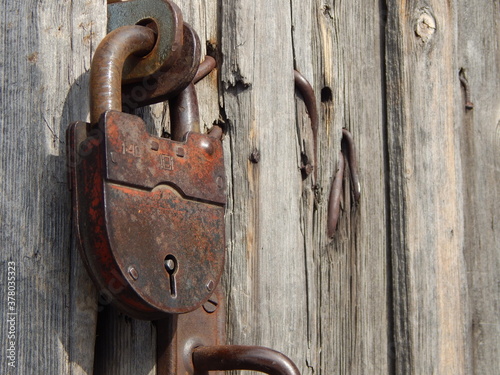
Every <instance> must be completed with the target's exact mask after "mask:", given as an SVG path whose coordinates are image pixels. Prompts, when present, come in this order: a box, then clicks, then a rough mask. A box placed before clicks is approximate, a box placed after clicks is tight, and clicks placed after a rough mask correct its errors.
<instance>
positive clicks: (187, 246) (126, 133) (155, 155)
mask: <svg viewBox="0 0 500 375" xmlns="http://www.w3.org/2000/svg"><path fill="white" fill-rule="evenodd" d="M68 137H69V142H68V144H69V147H70V150H69V152H70V153H71V155H70V160H71V161H72V163H74V166H73V168H71V176H70V179H71V182H70V183H71V186H72V195H73V207H74V216H75V221H76V234H77V238H78V239H79V242H80V249H81V253H82V256H83V259H84V261H85V263H86V266H87V268H88V269H89V273H90V274H91V275H92V276H93V278H94V281H95V282H96V283H97V285H98V286H99V288H100V289H101V290H100V291H101V293H106V294H107V295H108V296H109V297H111V299H112V301H111V302H112V303H114V304H115V305H117V306H118V307H119V308H121V309H122V310H123V311H125V312H127V313H128V314H129V315H131V316H132V317H135V318H139V319H159V318H162V317H164V316H165V314H168V313H184V312H189V311H193V310H195V309H196V308H198V307H200V306H201V305H202V304H203V303H204V302H206V301H207V300H208V298H209V296H210V295H211V294H212V292H213V291H214V289H215V288H216V286H217V284H218V282H219V280H220V277H221V274H222V269H223V265H224V251H225V238H224V206H225V202H226V194H225V185H226V184H225V177H224V161H223V150H222V143H221V141H220V140H219V139H216V138H213V137H210V135H203V134H199V133H188V134H187V135H186V138H185V141H184V142H176V141H172V140H170V139H166V138H159V137H154V136H151V135H149V134H148V133H147V132H146V128H145V124H144V122H143V121H142V120H141V119H140V118H138V117H136V116H133V115H128V114H124V113H121V112H116V111H108V112H106V113H105V115H104V116H102V117H101V121H100V123H99V128H96V129H91V128H90V126H89V124H86V123H83V122H77V123H74V124H72V125H71V126H70V129H69V131H68Z"/></svg>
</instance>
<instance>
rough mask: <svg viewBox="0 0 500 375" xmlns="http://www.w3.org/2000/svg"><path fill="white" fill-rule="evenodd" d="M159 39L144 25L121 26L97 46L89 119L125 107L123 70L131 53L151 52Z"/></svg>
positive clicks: (94, 119)
mask: <svg viewBox="0 0 500 375" xmlns="http://www.w3.org/2000/svg"><path fill="white" fill-rule="evenodd" d="M155 42H156V35H155V33H154V31H153V30H151V29H150V28H148V27H145V26H138V25H134V26H122V27H119V28H118V29H115V30H113V31H112V32H110V33H109V34H108V35H106V37H105V38H104V39H103V40H102V41H101V43H100V44H99V46H98V47H97V49H96V51H95V54H94V58H93V59H92V66H91V69H90V123H91V124H92V125H95V124H96V123H97V122H98V121H99V117H100V116H101V115H102V114H103V113H104V112H106V111H109V110H116V111H121V110H122V95H121V84H122V72H123V66H124V64H125V60H126V59H127V57H129V56H130V55H133V54H135V55H145V54H147V53H149V52H150V51H151V50H152V49H153V47H154V45H155Z"/></svg>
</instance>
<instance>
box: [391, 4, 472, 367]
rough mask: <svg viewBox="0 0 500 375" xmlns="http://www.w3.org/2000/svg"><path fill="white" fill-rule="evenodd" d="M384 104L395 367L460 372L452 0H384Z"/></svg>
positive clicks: (462, 304)
mask: <svg viewBox="0 0 500 375" xmlns="http://www.w3.org/2000/svg"><path fill="white" fill-rule="evenodd" d="M387 5H388V25H387V33H386V38H387V39H386V40H387V49H386V66H387V109H388V111H387V112H388V113H387V114H388V123H387V126H388V155H389V166H390V169H389V179H390V182H389V185H390V197H389V205H390V220H391V227H390V229H391V233H390V236H391V248H392V260H393V268H392V272H393V291H394V324H395V327H394V337H395V355H396V357H395V371H396V373H398V374H402V373H404V374H412V373H416V374H431V373H438V374H444V373H453V374H464V373H467V356H466V337H465V329H466V317H467V304H468V301H467V294H466V289H465V288H466V280H465V275H466V268H465V260H464V255H463V246H464V230H463V220H464V219H463V211H462V205H461V194H460V188H461V184H462V181H461V179H460V174H459V168H460V164H459V161H457V156H458V155H459V150H458V148H457V147H458V144H457V140H458V139H457V133H456V131H455V125H456V122H457V114H456V112H455V107H456V105H455V104H456V100H457V97H458V92H457V90H456V87H457V86H456V84H457V70H456V68H454V67H455V66H456V65H455V64H456V62H455V44H454V43H455V34H454V33H455V25H456V16H455V14H456V2H454V1H449V2H441V1H428V2H426V3H425V4H423V3H422V2H420V1H402V2H400V1H390V2H388V3H387Z"/></svg>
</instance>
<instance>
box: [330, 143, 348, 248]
mask: <svg viewBox="0 0 500 375" xmlns="http://www.w3.org/2000/svg"><path fill="white" fill-rule="evenodd" d="M344 168H345V160H344V154H343V153H342V152H339V162H338V169H337V173H336V174H335V178H334V179H333V181H332V187H331V190H330V196H329V198H328V220H327V234H328V237H330V238H332V237H333V236H334V235H335V231H336V229H337V223H338V221H339V216H340V197H341V194H342V180H343V179H344Z"/></svg>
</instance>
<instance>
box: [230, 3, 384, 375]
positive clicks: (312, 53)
mask: <svg viewBox="0 0 500 375" xmlns="http://www.w3.org/2000/svg"><path fill="white" fill-rule="evenodd" d="M263 8H264V9H265V10H264V11H263V10H262V9H263ZM378 13H379V8H378V3H377V2H375V1H374V2H371V3H370V4H364V5H363V6H362V7H361V6H356V5H355V4H352V3H342V4H339V3H337V2H335V3H333V2H332V3H330V2H328V3H327V4H325V3H323V2H300V1H296V2H292V4H291V8H290V5H289V4H288V3H286V2H273V3H272V6H270V4H268V5H266V4H264V3H262V4H261V3H259V2H254V3H252V4H245V3H244V2H233V1H231V2H227V3H226V2H225V3H223V6H222V17H223V18H222V20H221V22H222V46H221V48H222V51H223V56H224V60H223V66H222V85H223V89H224V112H225V114H226V116H227V121H228V123H229V129H230V131H229V133H230V145H231V146H230V147H231V150H230V151H231V163H232V165H231V170H230V174H231V175H232V176H233V177H232V179H231V183H232V184H231V188H230V192H231V194H230V196H231V204H230V207H229V211H228V214H229V215H228V216H229V220H230V232H229V235H230V239H231V242H230V243H229V259H228V267H227V285H228V294H229V301H230V303H229V314H230V322H229V328H230V329H229V332H230V335H231V341H232V342H233V343H238V344H260V345H270V346H274V347H275V348H277V349H278V350H282V351H283V352H284V353H286V354H288V355H289V356H290V357H291V358H292V359H293V360H295V361H296V363H297V364H298V366H299V368H300V369H301V370H302V372H303V373H304V374H308V373H313V372H320V373H363V372H366V373H384V372H387V371H388V363H387V358H388V355H387V350H388V344H387V336H388V335H387V303H388V300H387V287H386V263H387V253H386V251H387V246H386V237H385V234H386V230H385V224H386V222H385V221H386V219H385V183H384V179H383V174H384V168H385V166H384V152H383V148H384V143H383V125H382V124H383V111H384V107H383V101H382V95H381V87H382V82H383V79H382V69H381V63H380V60H381V54H380V48H381V45H380V43H381V41H380V24H379V17H378ZM290 15H291V18H292V21H291V22H290V20H289V17H290ZM255 25H259V26H258V27H256V26H255ZM360 29H362V30H363V32H359V30H360ZM290 33H291V35H292V39H290V37H289V34H290ZM253 40H256V41H259V42H258V43H255V42H252V41H253ZM263 56H265V58H262V57H263ZM292 58H294V62H295V66H296V68H297V69H298V70H300V71H301V72H302V73H303V74H304V75H305V76H306V77H307V78H308V79H309V80H310V81H311V83H312V84H313V86H314V88H315V91H316V92H317V93H318V103H317V104H318V108H320V113H321V124H320V133H319V139H320V143H319V146H320V149H319V167H318V177H319V179H318V183H319V186H318V188H319V193H318V199H319V204H318V208H317V209H316V208H315V204H314V193H313V191H312V186H311V185H312V181H311V177H309V178H308V179H307V180H305V181H304V182H301V177H300V172H299V166H300V151H301V150H302V149H303V147H305V150H306V151H307V153H308V154H309V155H311V153H312V138H311V137H312V135H311V131H310V125H309V120H308V118H307V115H306V112H305V110H304V106H303V104H302V102H301V101H300V100H299V101H298V114H299V120H300V122H299V124H298V125H294V123H295V122H296V121H297V120H295V116H294V111H293V110H292V109H291V108H290V106H291V104H293V100H294V99H293V92H294V90H293V85H292V84H291V83H292V82H291V80H292V72H291V69H292V67H293V66H292V62H293V61H292ZM353 61H356V64H353ZM360 76H362V77H363V78H364V79H363V80H360V79H359V77H360ZM324 86H328V87H329V88H330V89H331V90H332V93H333V100H332V101H327V102H325V103H322V104H321V105H320V102H319V99H320V95H319V93H320V92H321V89H322V88H323V87H324ZM374 97H375V99H374ZM342 127H347V128H349V129H351V131H352V132H353V133H354V136H355V139H356V142H357V144H358V146H359V145H361V146H362V147H363V153H362V154H361V153H360V154H361V155H362V156H363V158H362V159H361V170H362V172H363V179H362V182H363V186H364V191H365V192H367V193H366V194H367V195H366V198H363V200H362V202H361V205H360V207H359V208H358V209H357V210H356V209H354V208H353V209H351V202H350V200H349V193H348V191H347V192H346V194H345V202H344V203H345V204H344V206H345V210H346V211H345V213H344V215H343V217H342V219H341V224H340V229H339V234H338V235H337V238H336V239H335V240H334V241H333V242H331V241H329V240H328V239H327V238H326V207H327V200H328V194H329V190H330V183H331V179H332V178H333V175H334V173H335V170H336V163H337V154H338V151H339V150H340V134H341V128H342ZM271 130H272V132H271ZM254 150H258V151H259V152H260V161H259V163H257V164H252V163H251V162H250V161H249V156H250V154H251V153H252V151H254ZM365 152H366V154H365ZM359 156H360V155H358V157H359ZM270 158H271V159H270ZM368 194H369V195H368ZM360 213H361V215H362V218H363V219H360V217H359V215H360ZM373 213H375V215H373Z"/></svg>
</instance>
